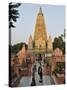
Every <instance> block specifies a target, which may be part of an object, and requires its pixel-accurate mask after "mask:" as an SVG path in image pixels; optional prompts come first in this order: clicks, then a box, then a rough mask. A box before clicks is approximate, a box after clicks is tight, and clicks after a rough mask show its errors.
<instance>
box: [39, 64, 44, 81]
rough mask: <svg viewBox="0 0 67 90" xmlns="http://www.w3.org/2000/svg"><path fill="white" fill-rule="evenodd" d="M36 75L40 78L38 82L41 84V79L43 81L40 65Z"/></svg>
mask: <svg viewBox="0 0 67 90" xmlns="http://www.w3.org/2000/svg"><path fill="white" fill-rule="evenodd" d="M38 74H39V76H40V80H39V82H43V81H42V79H43V73H42V67H41V65H40V66H39V68H38Z"/></svg>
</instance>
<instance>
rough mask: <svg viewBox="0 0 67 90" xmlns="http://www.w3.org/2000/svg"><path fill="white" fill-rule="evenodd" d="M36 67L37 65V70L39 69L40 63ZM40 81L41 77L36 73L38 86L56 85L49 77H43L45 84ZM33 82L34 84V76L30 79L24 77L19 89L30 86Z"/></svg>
mask: <svg viewBox="0 0 67 90" xmlns="http://www.w3.org/2000/svg"><path fill="white" fill-rule="evenodd" d="M36 65H37V69H38V67H39V63H38V62H36ZM39 80H40V77H39V75H38V72H35V81H36V86H41V85H52V84H53V85H54V81H53V79H52V78H51V77H50V76H48V75H44V76H43V82H42V83H40V82H39ZM31 82H32V76H30V77H29V76H28V77H22V78H21V80H20V83H19V87H26V86H30V85H31Z"/></svg>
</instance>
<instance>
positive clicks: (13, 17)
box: [9, 2, 20, 29]
mask: <svg viewBox="0 0 67 90" xmlns="http://www.w3.org/2000/svg"><path fill="white" fill-rule="evenodd" d="M19 6H20V3H16V4H15V3H14V4H13V3H12V2H11V3H9V29H10V28H15V26H14V25H13V22H16V21H17V18H19V13H18V10H17V9H16V8H18V7H19ZM12 21H13V22H12Z"/></svg>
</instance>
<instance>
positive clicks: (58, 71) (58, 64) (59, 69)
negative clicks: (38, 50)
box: [54, 62, 65, 74]
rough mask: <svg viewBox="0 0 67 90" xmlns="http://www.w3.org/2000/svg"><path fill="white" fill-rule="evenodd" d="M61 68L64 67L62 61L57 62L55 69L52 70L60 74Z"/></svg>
mask: <svg viewBox="0 0 67 90" xmlns="http://www.w3.org/2000/svg"><path fill="white" fill-rule="evenodd" d="M63 68H65V64H64V63H63V62H57V64H56V68H55V71H54V72H55V73H56V74H57V73H59V74H61V71H62V69H63Z"/></svg>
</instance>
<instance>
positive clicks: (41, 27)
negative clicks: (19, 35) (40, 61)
mask: <svg viewBox="0 0 67 90" xmlns="http://www.w3.org/2000/svg"><path fill="white" fill-rule="evenodd" d="M28 50H29V51H31V50H33V51H35V52H37V51H41V52H46V50H47V51H52V50H53V46H52V39H51V36H48V35H47V30H46V22H45V18H44V15H43V12H42V9H41V7H40V9H39V12H38V15H37V18H36V24H35V30H34V37H32V35H30V37H29V40H28Z"/></svg>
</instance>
